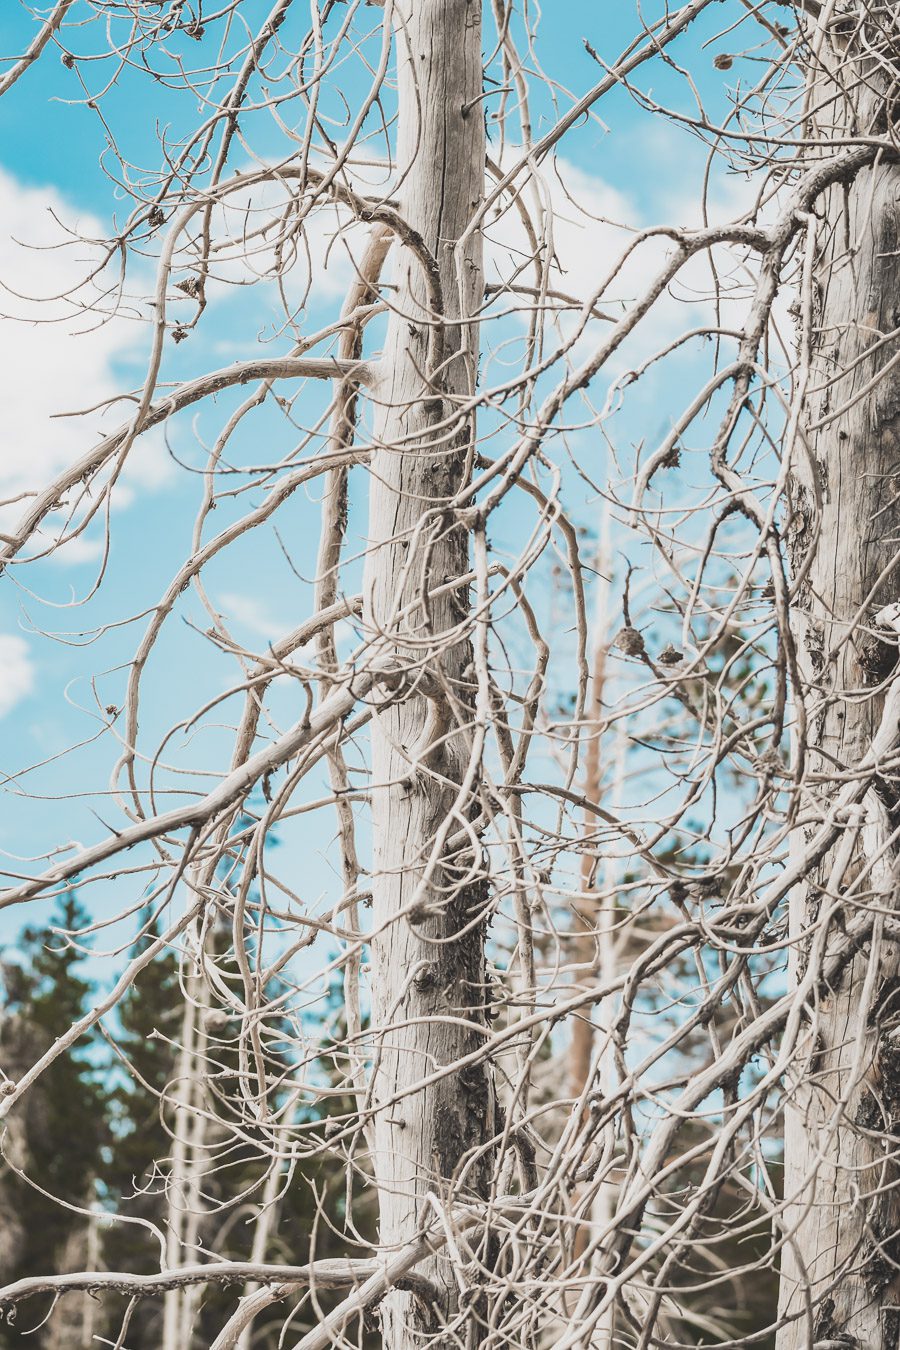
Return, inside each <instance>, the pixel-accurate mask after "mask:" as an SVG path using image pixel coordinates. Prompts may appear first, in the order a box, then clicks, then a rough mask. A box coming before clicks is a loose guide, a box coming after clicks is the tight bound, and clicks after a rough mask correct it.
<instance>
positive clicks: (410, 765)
mask: <svg viewBox="0 0 900 1350" xmlns="http://www.w3.org/2000/svg"><path fill="white" fill-rule="evenodd" d="M394 23H395V29H396V41H397V63H398V72H397V78H398V102H399V124H398V129H397V163H398V166H399V170H400V173H399V176H398V189H397V198H398V201H399V209H400V213H401V215H402V216H403V217H404V219H405V220H406V222H407V223H408V225H409V226H410V227H411V228H412V230H413V231H415V232H416V233H417V235H418V236H420V238H421V240H422V241H424V245H425V248H426V249H427V251H428V253H429V254H430V255H431V257H432V258H433V259H434V260H435V262H436V273H435V270H434V269H429V267H428V265H427V260H426V262H424V263H423V258H424V257H425V255H424V254H423V251H422V249H421V247H420V246H419V244H418V243H417V242H416V241H415V239H414V238H413V239H412V245H413V246H412V247H409V246H407V245H406V244H402V245H401V244H395V245H394V249H393V277H392V281H393V283H394V286H395V289H394V290H393V291H390V292H388V295H389V298H390V300H391V303H392V305H393V307H394V308H393V312H392V314H391V316H390V321H389V324H388V331H387V337H386V341H385V349H384V357H383V361H382V364H381V377H380V380H379V382H378V384H377V386H376V387H375V389H374V390H373V392H372V397H373V400H374V403H375V405H376V417H375V445H376V451H375V454H374V459H373V461H372V464H371V472H370V514H369V538H370V550H369V558H368V562H367V575H366V578H365V586H364V591H365V611H364V613H365V620H366V623H367V626H368V629H369V632H370V633H372V634H374V633H376V632H378V633H382V634H384V635H385V639H384V641H385V645H386V649H387V650H388V651H389V652H392V653H393V654H394V655H395V656H396V657H397V660H398V665H400V666H403V667H404V668H406V669H408V670H409V671H410V672H411V675H410V679H409V680H407V681H403V682H400V683H399V684H398V685H397V687H396V688H395V689H394V691H393V693H392V694H390V695H388V694H387V692H386V691H384V690H383V691H382V693H383V694H384V695H385V698H386V700H387V701H386V702H385V703H384V704H383V705H382V707H381V709H380V711H379V712H378V713H377V715H376V717H375V719H374V723H373V731H372V774H373V780H372V786H373V791H372V825H373V859H374V861H373V878H372V889H373V924H374V928H375V933H376V936H375V938H374V940H373V943H372V1010H373V1029H374V1033H375V1034H374V1039H375V1053H376V1065H375V1070H374V1083H373V1104H374V1105H376V1106H378V1104H380V1103H385V1102H387V1101H388V1100H391V1099H393V1098H394V1097H395V1096H396V1095H397V1094H398V1093H405V1092H408V1090H409V1089H410V1087H411V1085H413V1084H415V1083H416V1082H417V1081H418V1080H421V1079H423V1078H425V1077H426V1076H427V1075H429V1074H433V1073H434V1072H435V1071H436V1070H439V1069H440V1068H442V1067H443V1066H446V1065H452V1064H453V1063H454V1062H455V1061H456V1060H458V1059H459V1058H460V1057H462V1056H464V1055H467V1054H470V1053H471V1052H472V1051H473V1050H475V1049H476V1048H479V1047H481V1046H483V1044H484V1038H483V1033H482V1032H481V1031H480V1030H479V1028H480V1027H483V1025H484V1014H483V1011H482V1005H483V1003H484V1001H485V997H486V988H485V965H484V927H483V923H482V921H481V918H480V914H481V910H482V907H483V905H484V901H485V895H484V892H483V888H482V887H481V886H479V885H475V886H473V885H471V884H466V883H465V881H464V880H463V879H464V878H465V874H466V871H467V869H468V867H469V865H470V864H471V862H472V858H471V850H468V849H467V850H466V852H464V853H460V854H458V856H457V857H456V858H451V857H448V856H447V854H446V851H445V852H444V855H443V856H442V857H441V858H440V859H439V863H438V866H437V867H436V868H435V869H434V870H433V871H432V872H431V874H430V878H429V879H428V882H427V885H425V887H424V891H423V892H422V893H421V894H420V895H419V897H418V902H417V904H416V905H415V907H414V912H412V913H411V912H409V906H410V903H411V901H412V899H413V896H414V895H415V894H416V893H417V891H419V890H421V889H422V882H423V878H424V877H425V872H426V865H427V863H428V860H429V857H430V855H431V854H432V851H433V846H434V843H435V839H436V836H437V834H438V831H439V830H440V829H441V827H442V826H444V825H445V822H446V818H447V815H448V811H449V809H450V808H451V806H452V805H453V803H454V801H455V799H456V796H457V787H458V785H459V784H460V783H461V781H462V779H463V776H464V774H465V772H466V769H467V767H468V763H469V758H470V749H471V743H472V735H471V720H472V706H473V700H474V688H475V680H474V676H473V674H472V648H471V643H470V641H469V637H468V635H467V633H466V631H465V630H466V625H467V620H468V617H469V615H470V601H469V592H468V587H467V586H466V585H462V586H460V587H459V588H457V589H455V590H454V589H452V586H448V585H447V583H448V582H449V583H452V581H453V579H454V578H457V577H460V576H462V575H463V574H465V573H466V572H467V571H468V569H469V566H470V563H469V539H468V533H467V530H466V529H464V528H463V527H462V526H461V525H460V524H459V523H457V522H455V521H454V520H453V519H452V518H449V517H448V516H447V515H446V514H445V513H444V512H442V510H441V507H442V504H443V503H445V502H446V500H447V499H448V498H449V497H451V496H452V495H453V493H454V492H455V491H457V489H458V488H459V487H460V485H461V484H462V483H464V482H465V481H466V479H467V478H468V476H469V475H470V473H471V467H472V456H473V453H474V426H473V425H472V423H471V421H469V420H466V421H460V422H459V423H458V424H457V426H456V427H455V428H454V430H453V431H452V433H450V434H448V433H447V432H446V430H444V431H441V432H439V433H436V434H435V433H433V432H432V428H433V427H434V426H435V425H436V424H437V423H439V422H441V421H442V420H443V419H446V418H448V417H449V416H450V415H451V413H452V411H453V408H454V406H455V403H456V400H457V399H459V398H460V397H465V396H466V395H469V394H471V393H472V391H473V389H474V385H475V379H476V371H477V329H476V325H475V323H474V322H472V321H471V318H472V316H473V315H475V314H476V313H477V310H478V306H479V304H480V303H481V299H482V295H483V278H482V265H481V243H480V240H479V238H478V236H477V234H476V235H474V237H473V238H472V239H471V241H470V242H469V243H468V244H467V246H466V247H465V249H464V250H462V251H461V250H459V249H457V248H456V244H457V241H458V240H459V239H460V237H461V236H462V234H463V232H464V230H465V228H466V226H467V225H468V224H469V222H470V220H471V219H472V216H473V213H474V212H475V211H476V209H477V207H478V205H479V203H480V201H481V199H482V195H483V182H484V120H483V107H482V104H481V102H480V96H481V92H482V53H481V4H480V0H401V3H399V4H398V5H396V6H395V8H394ZM430 270H432V275H431V276H430V277H429V271H430ZM435 275H436V277H437V279H438V280H439V287H438V286H436V281H435ZM438 292H439V294H438ZM437 306H440V307H442V309H443V315H439V314H435V313H434V309H435V307H437ZM459 320H463V322H460V321H459ZM436 338H437V340H436ZM436 586H439V587H443V588H444V590H443V593H442V594H441V595H440V596H433V597H432V598H431V599H430V601H428V602H427V603H425V602H423V595H425V594H427V592H428V591H429V590H430V589H432V588H434V587H436ZM404 610H405V613H403V614H402V615H401V611H404ZM418 674H421V676H422V678H421V680H420V682H419V683H418V684H416V677H417V675H418ZM450 833H451V834H452V833H458V826H457V827H456V829H455V830H451V831H450ZM462 930H465V931H462ZM457 934H459V936H456V935H457ZM449 1018H453V1019H455V1020H453V1021H450V1020H444V1019H449ZM466 1023H468V1025H466ZM493 1129H494V1097H493V1091H492V1083H491V1079H490V1076H489V1073H488V1071H487V1070H486V1069H485V1068H484V1067H483V1066H479V1067H478V1068H473V1069H467V1070H466V1071H465V1072H464V1073H459V1072H455V1073H454V1072H450V1073H448V1074H446V1075H445V1076H444V1077H442V1078H441V1079H440V1081H438V1082H436V1083H433V1084H432V1085H430V1086H428V1087H427V1088H420V1089H418V1090H416V1091H414V1092H412V1093H411V1094H409V1095H406V1096H404V1097H403V1098H402V1100H400V1101H399V1102H397V1103H396V1104H395V1105H393V1106H391V1107H390V1108H388V1109H381V1110H379V1111H378V1113H377V1115H376V1119H375V1155H374V1167H375V1173H376V1180H377V1185H378V1193H379V1204H380V1231H381V1240H382V1243H383V1244H384V1245H385V1246H386V1247H394V1246H397V1245H399V1244H402V1243H403V1242H405V1241H407V1240H408V1239H409V1238H410V1236H411V1235H412V1234H413V1233H414V1232H415V1231H416V1229H417V1227H418V1225H419V1222H420V1218H421V1215H422V1206H423V1197H424V1196H425V1194H426V1192H428V1191H434V1192H435V1193H437V1194H438V1195H439V1196H440V1195H441V1194H442V1193H443V1192H444V1191H445V1189H446V1186H445V1183H446V1182H447V1181H448V1180H449V1179H451V1178H454V1177H456V1178H457V1179H458V1180H459V1173H460V1164H461V1161H462V1160H464V1159H466V1157H467V1155H469V1154H470V1153H471V1152H472V1151H473V1150H474V1151H475V1153H476V1155H477V1153H478V1150H479V1148H480V1146H482V1145H483V1144H484V1142H485V1140H486V1139H487V1138H489V1137H490V1136H491V1134H492V1133H493ZM489 1161H490V1160H489V1158H488V1156H487V1154H486V1153H485V1152H482V1153H481V1155H480V1156H477V1157H476V1159H475V1161H474V1162H472V1163H471V1164H467V1166H466V1167H465V1169H464V1172H463V1175H462V1178H461V1179H462V1183H463V1184H462V1186H461V1187H459V1189H461V1190H462V1191H463V1193H466V1192H468V1193H470V1194H483V1193H484V1192H485V1189H486V1187H487V1184H488V1177H489V1174H490V1165H489ZM432 1217H433V1215H432ZM420 1269H421V1273H422V1274H423V1275H424V1276H426V1277H427V1279H428V1280H430V1281H431V1283H432V1285H433V1286H434V1291H435V1292H434V1296H433V1297H425V1298H423V1297H421V1296H420V1295H419V1294H414V1293H412V1292H408V1291H394V1292H392V1293H390V1294H389V1295H388V1296H387V1298H386V1299H385V1300H384V1302H383V1303H382V1305H381V1310H380V1313H381V1319H382V1331H383V1344H384V1346H385V1350H411V1348H412V1347H413V1346H418V1345H419V1344H420V1343H421V1333H422V1332H423V1331H427V1332H432V1333H433V1332H435V1331H436V1330H437V1329H438V1328H440V1326H441V1325H442V1324H445V1323H446V1322H448V1321H450V1320H452V1318H453V1317H454V1315H455V1313H456V1312H457V1309H458V1307H459V1289H458V1284H457V1281H456V1278H455V1276H454V1274H453V1271H452V1270H451V1268H450V1265H449V1261H448V1258H447V1256H446V1255H444V1256H441V1257H439V1258H435V1259H434V1260H432V1261H431V1262H430V1263H427V1264H426V1265H424V1266H422V1267H421V1268H420ZM471 1334H472V1333H471V1323H470V1331H469V1335H470V1337H471ZM453 1343H454V1344H459V1343H460V1342H459V1341H454V1342H453ZM461 1343H463V1344H465V1343H466V1338H465V1336H464V1337H463V1340H462V1342H461ZM468 1343H469V1344H471V1343H472V1341H471V1339H470V1340H469V1342H468Z"/></svg>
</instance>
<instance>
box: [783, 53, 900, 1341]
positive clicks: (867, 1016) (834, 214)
mask: <svg viewBox="0 0 900 1350" xmlns="http://www.w3.org/2000/svg"><path fill="white" fill-rule="evenodd" d="M824 54H825V58H826V59H829V55H830V60H831V61H832V63H833V68H834V69H835V70H840V68H841V64H842V63H843V62H846V60H847V57H848V54H847V53H843V52H841V51H836V50H832V51H831V52H830V54H829V53H828V52H827V51H826V52H825V53H824ZM845 74H846V67H845ZM819 98H820V103H824V100H823V99H822V95H821V88H820V92H819ZM838 106H840V105H839V104H838V103H832V104H827V105H826V107H827V108H828V112H827V113H826V114H825V115H827V116H829V117H832V118H833V116H834V111H833V110H834V108H835V107H838ZM883 106H884V104H883V100H881V99H880V98H879V97H878V96H877V91H876V89H875V87H874V86H873V85H872V84H870V86H869V91H868V92H867V93H866V94H864V95H863V96H862V106H861V107H857V111H856V117H855V119H852V120H855V121H856V123H857V127H858V129H859V131H864V130H865V127H866V125H867V124H868V125H874V124H875V122H876V120H877V118H878V114H879V111H880V110H881V109H883ZM850 121H851V118H850V117H849V116H848V123H847V125H848V126H849V124H850ZM829 134H831V133H829ZM898 199H900V170H898V168H897V166H896V165H892V164H884V163H882V164H877V165H875V166H874V167H873V168H868V169H865V170H863V171H862V172H861V173H860V174H859V175H858V177H857V178H856V179H855V181H854V182H853V183H852V184H851V185H850V186H849V188H848V189H845V188H844V187H843V186H838V187H835V188H833V189H831V190H830V192H829V193H828V195H827V197H826V198H824V199H823V202H822V204H821V206H822V209H821V214H822V216H823V220H822V221H821V222H820V223H819V225H818V230H817V233H818V248H817V258H816V265H815V287H814V298H813V312H812V326H811V332H812V338H813V340H812V361H811V366H810V378H809V389H810V393H809V397H808V407H807V413H808V422H809V425H810V428H811V430H810V434H809V444H810V449H811V455H810V457H809V459H810V460H811V462H808V461H807V456H806V455H805V454H804V452H803V450H802V448H801V447H800V445H798V446H797V447H796V449H795V459H794V469H795V473H794V481H793V521H792V527H791V534H790V543H791V551H792V559H793V564H794V570H795V574H796V575H797V576H798V578H799V577H801V572H800V569H801V567H802V564H803V560H804V558H806V556H807V555H808V554H809V552H810V550H812V551H813V562H812V566H811V568H810V570H809V573H808V576H807V577H806V579H805V580H802V579H801V581H800V587H799V591H798V593H797V596H796V600H795V610H796V615H797V624H796V630H797V638H798V644H797V645H798V659H799V662H800V665H801V669H802V671H803V674H804V677H805V679H806V681H809V682H811V683H812V685H813V687H814V694H813V696H812V697H811V698H810V699H809V708H810V712H811V714H812V716H811V720H810V726H809V733H808V742H809V745H810V747H811V748H810V752H809V754H808V757H807V761H806V778H807V783H809V784H810V786H809V788H808V790H807V795H806V797H805V803H804V805H805V811H804V814H806V815H808V813H809V808H813V809H814V810H816V811H817V812H818V813H819V814H820V815H821V814H824V813H826V812H827V810H828V806H829V797H830V795H832V794H830V793H829V789H828V786H827V780H829V779H831V780H834V778H835V776H836V775H837V774H839V773H843V774H852V773H853V771H854V769H855V768H856V766H857V765H858V764H859V762H860V760H861V759H862V758H863V756H864V754H865V752H866V750H867V749H868V747H869V745H870V743H871V740H872V737H873V734H874V732H875V730H876V728H877V727H878V725H879V721H880V719H881V715H882V711H883V707H884V698H883V696H882V695H881V694H875V695H874V696H873V693H872V690H873V688H874V687H875V686H876V685H877V684H878V683H879V682H880V681H883V680H885V679H886V677H887V676H889V675H890V673H891V671H892V669H893V667H894V664H895V659H896V651H895V650H894V649H892V648H891V647H890V646H889V645H887V644H885V643H884V642H883V641H880V640H879V638H878V636H877V633H875V632H873V629H872V618H873V615H874V613H875V612H876V611H877V610H878V609H880V608H881V607H883V606H885V605H887V604H889V603H892V602H894V601H896V600H897V599H898V597H900V568H898V567H897V566H896V565H893V566H891V564H895V562H896V559H897V558H898V545H900V505H898V502H900V494H898V487H900V372H898V371H897V370H891V371H889V372H886V373H885V374H884V376H883V378H881V379H876V378H875V377H877V376H878V373H879V372H880V371H882V370H883V369H884V367H885V366H886V364H887V362H888V361H889V360H891V359H893V358H895V356H896V351H897V345H896V341H893V342H890V343H887V344H884V345H882V346H881V347H880V348H878V349H877V351H875V352H874V353H873V354H872V355H870V356H863V359H862V360H860V361H859V364H858V365H855V367H854V368H853V371H852V373H848V374H847V375H846V377H845V378H842V379H840V380H839V381H838V382H837V383H834V384H833V385H832V387H830V388H825V389H823V388H822V386H827V385H828V384H829V382H832V381H834V380H835V377H836V376H837V375H838V373H839V372H840V371H842V370H844V371H847V370H848V369H849V367H850V366H851V365H853V363H854V362H855V361H856V359H857V358H858V357H860V356H861V354H863V353H865V352H866V351H867V349H868V348H870V347H873V346H874V344H875V343H876V342H877V339H878V338H879V337H880V336H881V335H882V334H886V333H889V332H891V331H892V330H895V329H896V328H897V326H898V320H900V252H898V250H900V214H898ZM870 382H873V387H872V388H871V390H868V391H867V392H863V391H864V389H865V387H866V386H867V385H868V384H869V383H870ZM817 387H818V389H817ZM857 395H861V396H860V397H859V398H858V401H856V402H855V403H853V406H852V407H848V408H845V405H846V404H848V403H850V402H851V400H852V399H853V398H854V397H855V396H857ZM834 414H837V415H836V416H833V415H834ZM832 416H833V420H830V421H828V422H827V424H826V425H823V426H822V427H820V428H819V429H818V430H817V429H816V423H818V422H821V421H822V419H825V418H829V417H832ZM817 499H818V506H817V505H816V502H817ZM817 519H818V523H819V530H820V534H819V538H818V540H816V538H815V528H816V520H817ZM861 608H862V609H863V610H864V612H863V614H862V618H861V620H859V621H857V619H856V616H857V615H858V613H859V611H860V609H861ZM816 776H819V782H818V785H816V781H815V780H816ZM897 799H898V791H897V783H896V779H895V780H894V781H893V782H888V781H881V782H879V783H878V784H877V785H876V787H875V790H874V791H873V792H870V793H869V796H868V800H867V805H866V813H867V823H866V825H865V828H864V830H863V831H862V833H861V834H860V836H859V838H858V841H857V844H856V847H855V850H854V852H853V855H852V856H850V857H849V858H848V859H847V860H846V866H845V865H844V863H843V862H840V863H839V862H837V861H836V860H837V859H838V858H839V856H840V848H841V846H840V844H839V845H838V846H837V848H836V849H835V850H834V851H833V852H832V854H831V855H829V857H827V858H826V859H825V860H824V862H823V864H822V865H821V866H820V867H819V868H818V869H817V871H816V873H815V876H814V878H813V879H812V880H811V881H810V883H809V884H808V885H807V887H806V888H805V890H804V891H803V892H801V893H799V894H797V895H796V896H795V897H794V898H793V900H792V913H791V929H792V936H793V938H794V940H795V944H796V945H795V950H794V955H793V958H792V962H793V976H794V978H795V979H796V978H797V977H798V976H799V975H801V974H802V972H803V970H804V968H805V965H806V962H807V961H808V960H809V957H810V951H811V946H810V943H811V935H812V934H813V931H814V926H815V924H816V921H817V919H818V918H819V917H820V916H821V914H822V912H823V908H824V906H825V904H826V903H827V900H826V899H825V898H823V891H822V888H823V887H825V886H827V887H828V888H829V890H830V891H831V893H832V895H834V894H838V895H840V894H842V893H843V892H845V891H846V889H847V887H848V886H850V885H852V884H853V881H854V878H856V877H858V876H859V874H860V870H861V866H862V863H863V860H864V859H866V860H868V859H871V858H872V857H874V856H875V852H873V850H877V848H878V846H879V844H880V843H881V842H883V840H884V838H885V837H886V835H887V833H888V832H889V830H890V829H892V828H895V827H896V824H897V819H898V817H897V815H896V804H897ZM800 847H802V840H801V841H800ZM884 870H885V869H884V868H882V869H881V871H882V873H883V872H884ZM877 884H878V870H877V869H876V872H875V873H874V875H873V876H872V877H871V878H869V879H867V880H866V879H864V881H863V885H862V889H861V891H860V894H859V899H860V901H861V902H863V903H865V901H866V898H867V897H868V898H869V900H870V902H871V901H872V890H873V887H874V886H876V885H877ZM875 903H878V904H880V905H881V906H884V905H885V904H886V903H888V904H891V903H893V895H892V893H891V891H890V889H887V890H886V891H885V894H883V895H880V896H878V895H876V896H875ZM876 928H877V925H876ZM897 973H898V957H897V948H896V944H895V943H894V942H892V941H890V940H888V937H887V936H886V935H883V936H882V937H881V938H880V939H879V938H878V935H877V932H876V938H875V941H874V942H873V944H871V945H867V946H866V947H865V949H864V950H862V951H860V952H859V953H858V954H857V956H856V957H855V959H854V960H853V962H852V964H851V965H850V966H849V967H848V968H847V969H846V970H845V971H844V974H843V977H842V979H841V980H840V982H839V984H838V985H837V987H834V988H830V989H826V990H822V991H821V992H820V997H819V1002H818V1006H817V1008H816V1009H815V1010H812V1011H810V1015H809V1018H808V1020H807V1023H806V1027H807V1033H808V1034H807V1040H806V1044H805V1045H804V1047H803V1058H802V1060H801V1062H800V1063H798V1065H797V1068H796V1072H795V1078H794V1083H795V1086H794V1088H793V1091H792V1094H791V1097H790V1099H789V1102H788V1108H787V1112H786V1120H785V1148H786V1165H785V1196H786V1198H787V1200H788V1202H789V1203H788V1207H787V1210H786V1214H785V1220H786V1231H787V1232H788V1233H789V1234H792V1235H793V1236H792V1238H791V1240H790V1241H789V1242H788V1244H787V1245H786V1247H785V1249H784V1251H783V1254H782V1282H781V1300H780V1311H781V1312H782V1314H784V1313H786V1312H787V1313H790V1314H793V1315H795V1320H794V1321H793V1322H792V1323H791V1324H790V1325H788V1326H786V1327H784V1328H783V1329H782V1330H781V1332H780V1333H779V1336H778V1340H777V1346H778V1350H801V1347H802V1350H807V1347H809V1346H810V1345H813V1344H815V1343H816V1342H823V1343H827V1344H833V1345H841V1346H846V1347H848V1350H852V1347H858V1350H896V1347H897V1346H898V1344H900V1264H898V1262H900V1197H898V1191H897V1187H898V1185H900V1172H898V1169H897V1167H896V1165H895V1161H894V1160H893V1159H892V1158H891V1156H890V1155H891V1154H892V1153H893V1154H894V1155H896V1137H897V1134H898V1131H900V1046H898V1043H897V1042H896V1041H894V1040H893V1039H892V1037H891V1032H892V1030H893V1029H895V1028H896V1027H897V1026H898V1025H900V999H898V997H897V991H898V988H900V986H898V982H897ZM879 1132H885V1133H886V1134H887V1135H893V1143H892V1144H890V1143H889V1142H887V1141H885V1142H882V1140H881V1138H880V1137H879ZM808 1296H811V1298H812V1300H813V1312H812V1316H811V1317H810V1316H809V1314H808V1313H807V1312H805V1311H804V1309H805V1308H807V1307H808V1303H807V1298H808Z"/></svg>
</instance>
